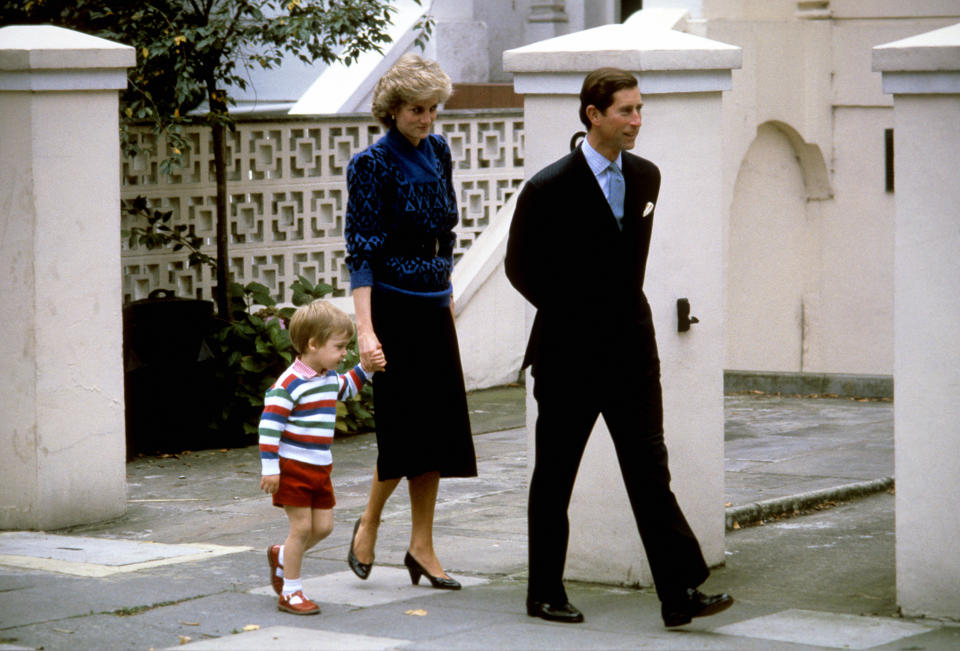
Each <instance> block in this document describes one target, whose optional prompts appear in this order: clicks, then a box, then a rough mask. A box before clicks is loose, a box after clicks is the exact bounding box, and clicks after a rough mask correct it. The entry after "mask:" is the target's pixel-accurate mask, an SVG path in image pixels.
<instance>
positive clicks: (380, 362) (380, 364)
mask: <svg viewBox="0 0 960 651" xmlns="http://www.w3.org/2000/svg"><path fill="white" fill-rule="evenodd" d="M361 359H362V357H361ZM386 367H387V358H386V357H385V356H384V355H383V348H377V349H376V350H375V351H374V352H373V353H371V354H370V363H369V365H367V364H364V365H363V368H365V369H367V370H368V371H370V372H371V373H373V372H374V371H382V370H384V369H385V368H386Z"/></svg>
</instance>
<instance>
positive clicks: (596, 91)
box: [580, 68, 637, 130]
mask: <svg viewBox="0 0 960 651" xmlns="http://www.w3.org/2000/svg"><path fill="white" fill-rule="evenodd" d="M636 87H637V78H636V77H634V76H633V75H632V74H630V73H629V72H627V71H626V70H621V69H620V68H598V69H596V70H594V71H593V72H591V73H590V74H589V75H587V78H586V79H584V80H583V87H582V88H581V89H580V121H581V122H583V125H584V126H585V127H587V130H589V129H590V118H588V117H587V107H588V106H590V105H591V104H593V105H594V106H596V107H597V108H598V109H600V112H601V113H605V112H606V111H607V109H608V108H610V105H611V104H613V94H614V93H616V92H617V91H618V90H623V89H624V88H636Z"/></svg>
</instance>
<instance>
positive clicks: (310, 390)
mask: <svg viewBox="0 0 960 651" xmlns="http://www.w3.org/2000/svg"><path fill="white" fill-rule="evenodd" d="M367 379H368V378H367V374H366V373H365V372H364V370H363V368H362V367H361V366H360V365H359V364H357V365H356V366H354V367H353V369H352V370H350V371H348V372H347V373H344V374H343V375H339V374H338V373H337V372H336V371H327V372H326V373H324V374H323V375H320V374H318V373H317V372H316V371H314V370H313V369H312V368H310V367H309V366H308V365H307V364H304V363H303V362H302V361H301V360H300V358H299V357H298V358H297V359H296V360H295V361H294V362H293V364H291V365H290V367H289V368H288V369H287V370H286V371H284V372H283V374H282V375H281V376H280V377H279V378H278V379H277V381H276V382H275V383H274V384H273V386H271V387H270V389H268V390H267V395H266V397H265V399H264V404H263V415H262V416H261V417H260V465H261V472H262V474H264V475H279V474H280V457H283V458H284V459H295V460H296V461H300V462H302V463H309V464H311V465H314V466H327V465H330V464H331V463H333V456H332V455H331V454H330V444H331V443H333V433H334V426H335V425H336V422H337V401H338V400H346V399H347V398H349V397H351V396H354V395H356V394H357V392H359V391H360V389H361V388H363V384H364V383H365V382H366V381H367Z"/></svg>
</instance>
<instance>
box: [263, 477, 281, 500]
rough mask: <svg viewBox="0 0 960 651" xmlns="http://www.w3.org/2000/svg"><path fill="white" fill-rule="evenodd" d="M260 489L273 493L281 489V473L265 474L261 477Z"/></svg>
mask: <svg viewBox="0 0 960 651" xmlns="http://www.w3.org/2000/svg"><path fill="white" fill-rule="evenodd" d="M260 490H262V491H263V492H264V493H270V494H271V495H273V494H274V493H276V492H277V491H278V490H280V475H264V476H263V477H261V478H260Z"/></svg>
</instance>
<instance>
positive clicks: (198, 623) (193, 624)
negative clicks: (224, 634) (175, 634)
mask: <svg viewBox="0 0 960 651" xmlns="http://www.w3.org/2000/svg"><path fill="white" fill-rule="evenodd" d="M180 623H181V624H183V625H184V626H200V622H180Z"/></svg>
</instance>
